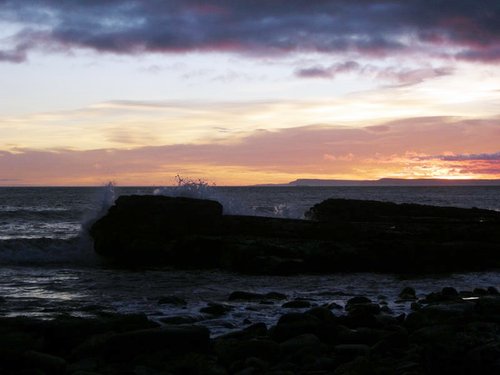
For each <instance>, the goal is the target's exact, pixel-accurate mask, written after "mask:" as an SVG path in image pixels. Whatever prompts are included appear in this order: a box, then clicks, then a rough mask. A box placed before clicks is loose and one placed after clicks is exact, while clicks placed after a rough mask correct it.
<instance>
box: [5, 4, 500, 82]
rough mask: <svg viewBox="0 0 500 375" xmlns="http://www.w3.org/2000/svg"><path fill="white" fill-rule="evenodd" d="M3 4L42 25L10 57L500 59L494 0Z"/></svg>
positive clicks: (19, 38) (17, 40) (29, 23)
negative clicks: (448, 53) (186, 54)
mask: <svg viewBox="0 0 500 375" xmlns="http://www.w3.org/2000/svg"><path fill="white" fill-rule="evenodd" d="M0 7H1V8H2V12H1V14H0V22H1V21H2V20H3V21H8V22H14V23H20V24H21V25H23V26H24V27H25V28H32V29H34V30H36V31H32V32H30V33H27V32H26V31H25V30H24V31H21V32H20V33H18V34H17V35H15V36H14V38H13V40H12V45H10V46H8V47H6V48H5V47H0V61H9V62H20V61H23V60H24V59H25V58H26V52H27V51H28V50H29V49H30V48H34V47H35V45H38V47H43V48H45V49H47V48H49V49H54V48H56V49H61V48H63V49H64V48H66V49H72V48H90V49H93V50H95V51H99V52H111V53H121V54H134V53H142V52H160V53H166V52H182V51H231V52H238V53H249V54H258V55H261V54H284V53H289V52H292V51H320V52H345V51H356V52H359V53H361V54H370V55H380V54H390V53H397V52H406V51H413V50H415V49H416V48H417V46H418V48H424V52H427V53H436V52H435V51H436V48H435V47H436V46H438V47H440V48H439V49H438V50H439V51H440V52H442V51H443V47H447V46H449V47H453V51H454V52H453V54H454V56H456V57H458V58H463V59H470V60H484V61H497V60H499V59H500V53H499V52H498V51H499V50H500V2H498V1H497V0H439V1H438V0H405V1H400V0H349V1H348V0H328V1H327V0H318V1H315V2H310V1H305V0H273V1H269V0H254V1H247V0H213V1H199V0H198V1H195V0H182V1H181V0H170V1H163V0H161V1H160V0H148V1H139V0H122V1H118V0H106V1H76V0H74V1H72V0H69V1H56V0H24V1H22V2H20V1H14V0H0ZM422 46H424V47H422ZM425 46H430V47H433V48H425ZM303 74H308V72H303ZM309 74H311V75H314V74H320V72H314V71H311V72H309Z"/></svg>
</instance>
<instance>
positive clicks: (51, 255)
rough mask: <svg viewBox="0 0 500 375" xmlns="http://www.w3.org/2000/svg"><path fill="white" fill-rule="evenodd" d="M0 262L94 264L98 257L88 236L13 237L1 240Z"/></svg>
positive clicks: (19, 263) (11, 263)
mask: <svg viewBox="0 0 500 375" xmlns="http://www.w3.org/2000/svg"><path fill="white" fill-rule="evenodd" d="M0 262H1V263H2V264H4V265H5V264H9V265H13V264H15V265H32V264H79V265H92V264H96V263H97V262H98V258H97V256H96V255H95V253H94V252H93V250H92V241H91V240H90V239H89V238H87V237H86V236H80V237H74V238H71V239H57V238H13V239H6V240H2V241H0Z"/></svg>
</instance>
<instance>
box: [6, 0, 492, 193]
mask: <svg viewBox="0 0 500 375" xmlns="http://www.w3.org/2000/svg"><path fill="white" fill-rule="evenodd" d="M499 63H500V2H499V1H498V0H405V1H399V0H329V1H325V0H316V1H305V0H213V1H195V0H170V1H168V0H167V1H160V0H149V1H140V0H122V1H119V0H100V1H97V0H87V1H76V0H75V1H72V0H67V1H55V0H23V1H11V0H0V185H8V186H14V185H34V186H40V185H64V186H67V185H102V184H104V183H106V182H107V181H114V182H115V183H116V184H118V185H155V186H162V185H171V184H172V183H173V182H174V176H176V175H181V176H183V177H185V178H192V179H202V180H204V181H207V182H210V183H215V184H216V185H247V184H261V183H283V182H288V181H292V180H295V179H297V178H321V179H378V178H383V177H397V178H449V179H470V178H481V179H493V178H500V64H499Z"/></svg>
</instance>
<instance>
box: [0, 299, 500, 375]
mask: <svg viewBox="0 0 500 375" xmlns="http://www.w3.org/2000/svg"><path fill="white" fill-rule="evenodd" d="M463 294H464V293H461V292H460V293H459V294H458V295H463ZM470 295H471V296H473V297H474V298H477V299H471V300H464V299H462V298H460V297H457V298H455V299H453V300H450V299H449V298H448V290H446V289H443V290H442V291H441V292H437V293H433V294H432V295H428V296H426V297H425V298H423V299H422V301H419V302H420V303H421V304H422V308H421V309H420V310H419V311H417V312H412V313H410V314H409V315H408V316H404V315H401V316H391V315H387V314H384V313H383V312H381V310H380V309H379V308H375V307H374V306H378V305H377V304H375V303H373V302H371V301H370V300H368V299H365V298H359V297H358V298H356V299H352V300H350V302H349V303H348V304H347V305H346V313H345V314H343V315H338V314H337V315H334V314H333V313H332V312H331V311H330V310H329V309H328V308H325V307H314V308H312V309H310V310H308V311H306V312H303V313H288V314H285V315H283V316H282V317H281V318H280V319H279V321H278V322H277V323H276V325H275V326H272V327H266V326H265V325H264V324H263V323H256V324H254V325H251V326H249V327H247V328H245V329H243V330H240V331H236V332H232V333H229V334H226V335H224V336H220V337H217V338H210V336H209V332H208V330H207V329H206V328H204V327H202V326H196V325H176V326H171V325H166V326H162V327H160V326H158V325H156V324H155V323H152V322H149V321H148V320H147V319H146V318H145V317H144V316H141V315H135V316H122V315H109V316H104V317H101V318H93V319H90V318H89V319H82V318H71V317H67V316H65V317H61V318H58V319H55V320H52V321H46V320H45V321H43V320H36V319H31V318H0V373H1V374H19V375H20V374H61V375H65V374H74V375H77V374H80V375H82V374H110V375H114V374H193V375H197V374H199V375H202V374H206V375H209V374H212V375H215V374H219V375H225V374H269V375H271V374H413V375H420V374H462V375H466V374H470V375H473V374H485V375H486V374H488V375H493V374H499V373H500V319H499V317H500V296H499V295H497V294H492V293H489V294H486V295H477V294H474V293H472V294H470ZM439 296H440V297H442V298H438V297H439ZM469 298H470V297H469ZM429 301H434V302H429ZM367 306H370V307H369V308H367Z"/></svg>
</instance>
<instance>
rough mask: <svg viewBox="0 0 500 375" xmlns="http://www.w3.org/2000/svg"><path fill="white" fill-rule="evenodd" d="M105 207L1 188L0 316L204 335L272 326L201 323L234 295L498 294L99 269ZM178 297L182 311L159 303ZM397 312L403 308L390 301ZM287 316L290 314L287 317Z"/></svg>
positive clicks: (481, 194) (264, 315)
mask: <svg viewBox="0 0 500 375" xmlns="http://www.w3.org/2000/svg"><path fill="white" fill-rule="evenodd" d="M153 192H155V189H154V188H150V187H135V188H130V187H127V188H119V187H118V188H115V189H114V196H119V195H123V194H152V193H153ZM156 192H157V193H158V192H160V193H162V194H169V195H182V194H186V193H189V194H195V195H197V196H201V197H204V198H212V199H216V200H219V201H220V202H221V203H222V204H223V205H224V210H225V212H226V213H231V214H249V215H266V216H277V217H295V218H300V217H302V216H303V214H304V212H305V211H306V210H307V209H308V208H309V207H311V206H312V205H314V204H316V203H319V202H321V201H322V200H324V199H327V198H331V197H337V198H357V199H374V200H383V201H392V202H398V203H401V202H410V203H422V204H431V205H441V206H457V207H479V208H486V209H493V210H500V187H431V188H425V187H393V188H391V187H233V188H225V187H208V188H206V187H205V188H203V189H201V190H196V189H195V190H193V189H187V190H186V189H182V188H165V189H159V190H158V189H156ZM112 201H113V194H112V191H111V189H110V188H106V187H103V188H0V315H3V316H13V315H30V316H39V317H47V318H50V317H52V316H54V315H57V314H60V313H68V314H71V315H77V316H91V315H94V314H96V313H99V312H102V311H111V312H143V313H146V314H147V315H148V316H150V317H151V318H152V319H160V318H162V317H167V316H175V315H191V316H193V317H195V318H200V319H201V323H202V324H205V325H207V326H209V328H211V331H212V333H214V334H218V333H222V332H225V331H227V330H231V329H233V328H236V327H240V326H241V325H242V324H243V321H245V320H246V319H247V320H250V321H252V322H257V321H263V322H266V323H269V324H270V323H273V322H274V320H275V319H276V318H277V316H279V315H280V314H281V313H283V312H284V309H282V308H281V303H277V304H275V305H261V304H258V303H238V304H235V306H234V309H233V311H232V312H231V313H230V314H229V315H228V316H226V317H224V318H222V319H210V318H208V317H206V316H201V315H200V313H199V309H200V308H201V307H204V306H205V305H206V304H207V303H208V302H224V301H226V300H227V297H228V295H229V293H230V292H232V291H234V290H249V291H255V292H267V291H278V292H282V293H285V294H287V295H288V296H289V298H290V299H293V298H296V297H305V298H308V299H310V300H311V301H312V302H313V303H315V304H323V303H329V302H337V303H339V304H341V305H342V304H344V303H345V301H346V300H347V299H348V298H350V297H351V296H354V295H361V294H362V295H367V296H370V297H371V298H373V299H374V300H377V299H381V298H384V297H387V298H388V300H389V301H393V300H395V299H396V296H397V294H398V293H399V291H400V290H401V289H402V288H403V287H404V286H407V285H411V286H413V287H415V288H416V290H417V292H418V293H420V294H425V293H428V292H430V291H435V290H439V289H440V288H441V287H443V286H455V287H456V288H458V289H463V290H467V289H472V288H474V287H486V286H495V287H500V273H499V272H483V273H467V274H454V275H445V276H442V275H441V276H439V277H425V278H418V279H411V280H402V279H400V278H398V277H396V276H393V275H376V274H339V275H312V276H311V275H299V276H293V277H267V276H266V277H257V276H242V275H235V274H230V273H223V272H207V271H203V272H200V271H197V272H193V271H190V272H185V271H173V270H165V269H151V270H143V271H135V272H134V271H125V270H114V269H109V268H106V267H105V266H104V265H102V264H101V263H100V261H99V259H98V258H97V257H96V256H95V254H94V253H93V250H92V243H91V241H90V240H89V238H88V237H87V235H86V229H85V228H86V225H87V223H89V222H91V221H92V220H93V219H95V218H96V217H97V216H98V215H100V214H101V213H102V212H104V211H105V209H106V208H107V207H108V206H109V204H110V203H112ZM171 295H175V296H179V297H182V298H184V299H185V300H186V301H187V302H188V304H187V306H185V307H173V306H169V305H159V304H158V300H159V298H161V297H164V296H171ZM389 306H390V307H391V308H392V309H393V310H394V311H395V312H396V313H398V312H404V311H407V309H408V306H407V304H405V303H400V304H397V303H394V302H390V303H389ZM287 311H289V310H287Z"/></svg>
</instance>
